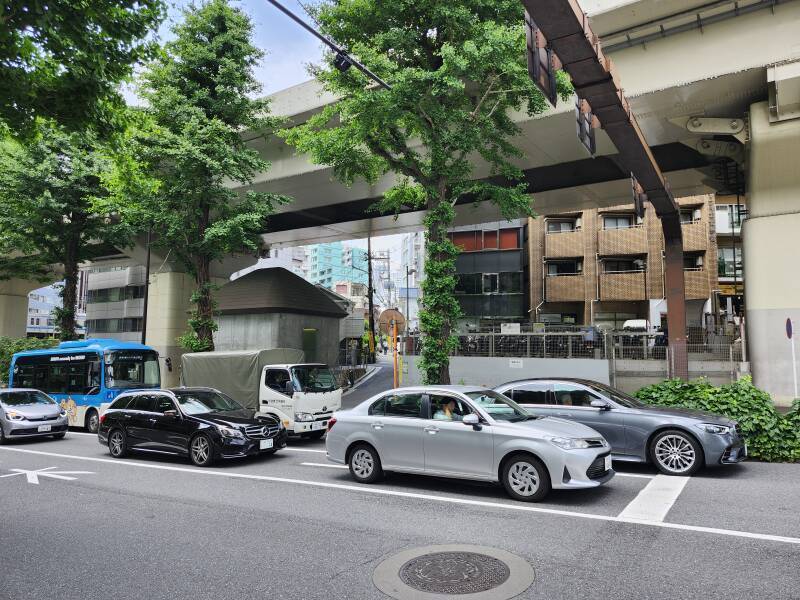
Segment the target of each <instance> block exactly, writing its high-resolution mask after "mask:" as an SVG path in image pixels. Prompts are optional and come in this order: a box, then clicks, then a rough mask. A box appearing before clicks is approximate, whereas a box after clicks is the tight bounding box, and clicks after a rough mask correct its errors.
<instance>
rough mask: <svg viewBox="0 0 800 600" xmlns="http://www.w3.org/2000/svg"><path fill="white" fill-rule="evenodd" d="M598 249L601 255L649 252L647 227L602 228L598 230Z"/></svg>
mask: <svg viewBox="0 0 800 600" xmlns="http://www.w3.org/2000/svg"><path fill="white" fill-rule="evenodd" d="M597 251H598V252H599V253H600V255H601V256H611V255H620V254H647V229H645V227H644V225H634V226H633V227H626V228H624V229H601V230H600V231H598V232H597Z"/></svg>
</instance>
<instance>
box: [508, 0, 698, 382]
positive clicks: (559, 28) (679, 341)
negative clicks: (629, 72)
mask: <svg viewBox="0 0 800 600" xmlns="http://www.w3.org/2000/svg"><path fill="white" fill-rule="evenodd" d="M522 4H523V5H524V6H525V9H526V10H527V12H528V15H530V18H531V19H532V20H533V22H535V24H536V27H537V28H538V29H539V31H540V32H541V34H542V36H543V37H540V38H539V39H538V40H534V42H533V43H534V44H536V45H538V47H545V46H547V47H548V48H551V49H552V51H553V53H554V54H555V56H556V57H557V59H558V61H560V63H561V66H562V68H563V69H564V70H565V71H566V72H567V73H568V74H569V76H570V79H571V80H572V85H573V86H574V88H575V93H576V94H577V95H578V97H579V98H580V99H582V100H586V101H587V102H588V103H589V105H590V106H591V110H592V112H593V114H594V115H595V116H596V117H597V119H598V121H599V122H600V124H601V125H602V127H603V129H604V130H605V131H606V133H607V134H608V136H609V138H611V141H612V142H613V143H614V146H616V148H617V150H618V151H619V159H620V162H621V163H622V164H623V165H624V166H625V168H626V171H629V172H630V173H632V174H633V175H634V176H635V178H636V180H637V181H638V183H639V185H640V186H641V188H642V190H643V191H644V193H645V194H646V195H647V199H648V200H649V201H650V203H651V204H652V205H653V208H654V209H655V211H656V214H657V215H658V216H659V218H660V219H661V226H662V229H663V231H664V250H665V251H664V255H665V256H664V262H665V279H666V297H667V328H668V336H669V350H670V371H671V375H672V376H674V377H680V378H681V379H686V378H688V375H689V362H688V354H687V347H686V304H685V294H684V280H683V234H682V232H681V222H680V212H679V209H678V205H677V203H676V202H675V199H674V198H673V197H672V194H671V193H670V191H669V187H668V185H667V182H666V180H665V179H664V176H663V175H662V173H661V169H660V168H659V166H658V164H657V163H656V160H655V158H654V157H653V153H652V152H651V151H650V147H649V146H648V145H647V142H646V140H645V138H644V135H643V134H642V131H641V129H639V125H638V123H637V122H636V117H635V116H634V115H633V113H632V112H631V110H630V106H629V105H628V101H627V100H626V99H625V95H624V94H623V93H622V87H621V85H620V83H619V79H618V78H617V75H616V73H615V70H614V66H613V64H612V62H611V59H610V58H608V57H606V56H605V55H604V54H603V50H602V48H601V46H600V41H599V39H598V37H597V36H596V35H595V34H594V32H593V31H592V28H591V26H590V25H589V18H588V16H587V15H586V13H585V12H583V10H582V9H581V7H580V5H579V4H578V2H577V0H522ZM537 60H538V57H537Z"/></svg>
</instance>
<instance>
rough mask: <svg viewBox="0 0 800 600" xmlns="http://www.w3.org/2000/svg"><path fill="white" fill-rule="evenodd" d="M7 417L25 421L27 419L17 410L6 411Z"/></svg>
mask: <svg viewBox="0 0 800 600" xmlns="http://www.w3.org/2000/svg"><path fill="white" fill-rule="evenodd" d="M6 418H7V419H8V420H9V421H24V420H25V417H23V416H22V415H21V414H19V413H15V412H7V413H6Z"/></svg>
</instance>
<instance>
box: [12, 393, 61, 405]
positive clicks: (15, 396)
mask: <svg viewBox="0 0 800 600" xmlns="http://www.w3.org/2000/svg"><path fill="white" fill-rule="evenodd" d="M0 404H2V405H3V406H28V405H31V404H55V402H54V401H53V400H52V399H51V398H50V397H48V396H46V395H44V394H43V393H42V392H37V391H31V392H4V393H2V394H0Z"/></svg>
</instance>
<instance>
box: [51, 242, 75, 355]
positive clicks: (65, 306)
mask: <svg viewBox="0 0 800 600" xmlns="http://www.w3.org/2000/svg"><path fill="white" fill-rule="evenodd" d="M79 244H80V236H79V235H73V236H71V237H70V238H69V240H68V241H67V245H66V248H65V254H64V287H63V288H62V289H61V294H60V296H61V308H60V309H58V311H57V312H56V314H57V319H56V320H57V322H58V337H59V339H61V340H62V341H65V342H66V341H71V340H77V339H78V334H77V333H76V331H75V307H76V305H77V303H78V246H79Z"/></svg>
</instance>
